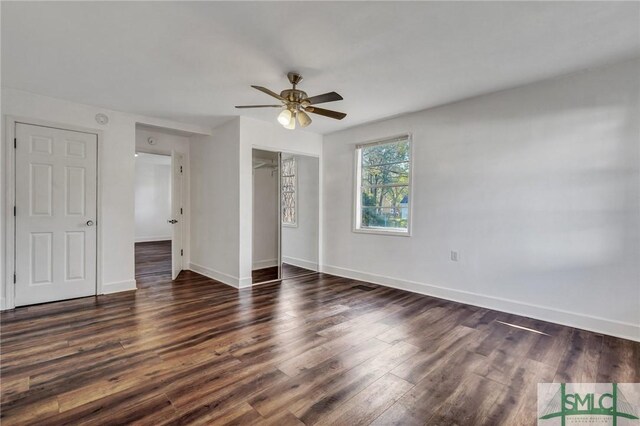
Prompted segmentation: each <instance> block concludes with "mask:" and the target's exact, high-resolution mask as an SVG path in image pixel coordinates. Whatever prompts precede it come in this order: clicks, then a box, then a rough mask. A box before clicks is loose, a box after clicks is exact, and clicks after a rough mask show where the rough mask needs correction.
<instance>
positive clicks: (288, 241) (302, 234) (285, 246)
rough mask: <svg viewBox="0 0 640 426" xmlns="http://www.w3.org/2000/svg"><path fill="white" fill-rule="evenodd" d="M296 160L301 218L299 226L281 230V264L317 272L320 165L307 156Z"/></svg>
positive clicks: (299, 218) (298, 218) (298, 205)
mask: <svg viewBox="0 0 640 426" xmlns="http://www.w3.org/2000/svg"><path fill="white" fill-rule="evenodd" d="M284 157H285V155H283V158H284ZM294 157H295V159H296V164H297V168H298V169H297V177H298V200H297V201H298V204H297V215H298V217H297V225H296V226H283V227H282V261H283V262H285V263H288V264H290V265H295V266H300V267H302V268H307V269H311V270H314V271H315V270H317V269H318V230H319V226H318V225H319V223H318V220H319V212H320V179H319V178H320V174H319V172H320V170H319V162H318V159H317V158H315V157H309V156H306V155H295V156H294Z"/></svg>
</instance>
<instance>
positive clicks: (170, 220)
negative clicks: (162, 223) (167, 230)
mask: <svg viewBox="0 0 640 426" xmlns="http://www.w3.org/2000/svg"><path fill="white" fill-rule="evenodd" d="M167 222H169V223H170V224H172V225H173V224H174V223H178V221H177V220H175V219H169V220H167Z"/></svg>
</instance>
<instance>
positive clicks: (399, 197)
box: [358, 140, 411, 231]
mask: <svg viewBox="0 0 640 426" xmlns="http://www.w3.org/2000/svg"><path fill="white" fill-rule="evenodd" d="M410 155H411V152H410V142H409V140H405V141H401V142H393V143H383V144H372V145H368V146H367V145H364V146H361V147H360V156H361V157H360V163H359V164H360V170H359V175H360V182H359V188H360V190H359V197H360V200H359V201H360V202H359V206H360V211H359V212H358V215H359V226H360V228H361V229H380V230H384V229H386V230H394V231H407V230H408V229H409V201H410V200H409V181H410V173H411V170H410V169H411V163H410V161H411V158H410Z"/></svg>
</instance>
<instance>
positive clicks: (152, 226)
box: [135, 154, 172, 242]
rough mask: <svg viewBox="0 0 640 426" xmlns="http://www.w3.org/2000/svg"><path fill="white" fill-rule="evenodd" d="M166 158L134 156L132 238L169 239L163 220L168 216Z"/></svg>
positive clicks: (142, 240)
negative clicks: (134, 177)
mask: <svg viewBox="0 0 640 426" xmlns="http://www.w3.org/2000/svg"><path fill="white" fill-rule="evenodd" d="M154 156H155V155H154ZM157 157H159V156H157ZM167 158H168V160H167V161H165V162H164V164H159V163H158V162H157V161H153V160H149V159H147V157H146V156H144V154H140V155H139V156H138V157H136V181H135V214H136V216H135V217H136V225H135V229H136V235H135V237H136V242H145V241H166V240H170V239H171V233H172V230H171V225H170V224H169V223H168V222H167V220H168V219H170V218H171V157H167Z"/></svg>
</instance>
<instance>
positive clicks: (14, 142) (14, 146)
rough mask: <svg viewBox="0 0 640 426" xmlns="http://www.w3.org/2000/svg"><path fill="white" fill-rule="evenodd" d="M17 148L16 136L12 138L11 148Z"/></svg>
mask: <svg viewBox="0 0 640 426" xmlns="http://www.w3.org/2000/svg"><path fill="white" fill-rule="evenodd" d="M16 148H18V138H13V149H16Z"/></svg>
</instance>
